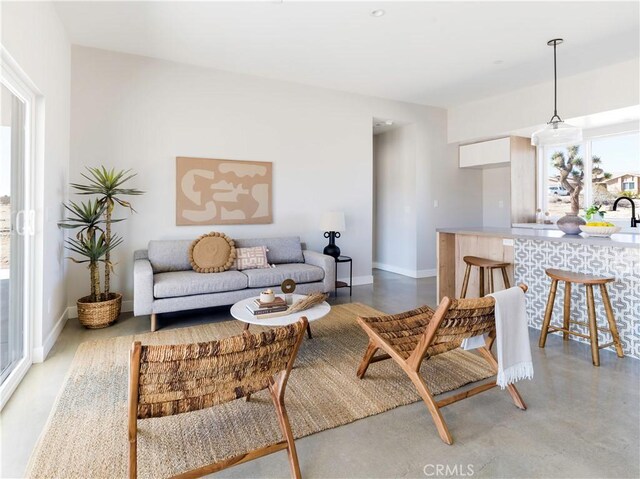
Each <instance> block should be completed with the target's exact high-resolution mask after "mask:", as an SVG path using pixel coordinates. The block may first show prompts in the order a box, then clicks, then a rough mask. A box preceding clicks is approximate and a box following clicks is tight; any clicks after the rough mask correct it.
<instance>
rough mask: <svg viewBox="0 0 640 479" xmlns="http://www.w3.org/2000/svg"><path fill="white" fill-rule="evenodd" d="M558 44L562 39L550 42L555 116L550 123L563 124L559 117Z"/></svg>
mask: <svg viewBox="0 0 640 479" xmlns="http://www.w3.org/2000/svg"><path fill="white" fill-rule="evenodd" d="M558 43H562V39H560V38H557V39H555V40H551V41H549V42H548V45H550V46H551V45H553V116H552V117H551V120H549V123H561V122H562V118H560V117H559V116H558V64H557V60H556V47H557V45H558Z"/></svg>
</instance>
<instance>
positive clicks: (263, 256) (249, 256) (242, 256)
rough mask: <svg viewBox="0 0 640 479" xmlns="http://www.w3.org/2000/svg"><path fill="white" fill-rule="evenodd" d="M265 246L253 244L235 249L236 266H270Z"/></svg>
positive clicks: (254, 267) (244, 267)
mask: <svg viewBox="0 0 640 479" xmlns="http://www.w3.org/2000/svg"><path fill="white" fill-rule="evenodd" d="M267 251H268V250H267V247H266V246H254V247H252V248H237V249H236V267H237V268H238V270H240V271H242V270H243V269H259V268H270V267H271V266H269V262H268V261H267Z"/></svg>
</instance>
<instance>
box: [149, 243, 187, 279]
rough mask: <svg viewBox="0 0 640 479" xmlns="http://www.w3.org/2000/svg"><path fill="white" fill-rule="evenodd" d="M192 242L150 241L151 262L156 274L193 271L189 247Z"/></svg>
mask: <svg viewBox="0 0 640 479" xmlns="http://www.w3.org/2000/svg"><path fill="white" fill-rule="evenodd" d="M192 242H193V241H191V240H152V241H149V251H148V255H149V262H150V263H151V268H152V269H153V272H154V273H166V272H167V271H187V270H190V269H191V262H190V261H189V247H190V246H191V243H192Z"/></svg>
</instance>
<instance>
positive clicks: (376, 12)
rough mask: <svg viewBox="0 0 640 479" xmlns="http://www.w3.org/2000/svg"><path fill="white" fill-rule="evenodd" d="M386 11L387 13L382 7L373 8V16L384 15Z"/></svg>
mask: <svg viewBox="0 0 640 479" xmlns="http://www.w3.org/2000/svg"><path fill="white" fill-rule="evenodd" d="M385 13H387V12H385V11H384V10H382V9H381V8H379V9H377V10H371V16H372V17H382V16H383V15H384V14H385Z"/></svg>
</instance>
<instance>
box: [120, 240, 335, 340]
mask: <svg viewBox="0 0 640 479" xmlns="http://www.w3.org/2000/svg"><path fill="white" fill-rule="evenodd" d="M191 243H192V240H159V241H150V242H149V246H148V249H146V250H138V251H136V252H135V253H134V258H133V259H134V266H133V312H134V314H135V315H136V316H142V315H150V316H151V330H152V331H155V330H156V329H157V315H158V314H161V313H169V312H174V311H184V310H189V309H200V308H209V307H213V306H222V305H230V304H233V303H235V302H237V301H240V300H241V299H245V298H248V297H251V296H257V295H258V294H260V291H263V290H264V289H265V288H271V289H274V291H275V292H280V284H282V282H283V281H284V280H285V279H288V278H292V279H293V280H294V281H295V282H296V283H297V288H296V293H301V294H308V293H312V292H317V291H320V292H323V293H329V292H331V291H333V290H334V289H335V283H334V278H335V267H336V264H335V260H334V259H333V258H332V257H331V256H327V255H324V254H322V253H316V252H314V251H309V250H304V249H303V248H302V244H301V243H300V238H298V237H295V236H294V237H283V238H254V239H236V240H235V243H236V247H237V248H249V247H252V246H262V245H264V246H266V247H267V248H268V252H267V259H268V261H269V264H272V265H274V267H272V268H265V269H249V270H244V271H237V270H230V271H225V272H223V273H196V272H195V271H193V269H192V268H191V264H190V263H189V246H190V245H191Z"/></svg>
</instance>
